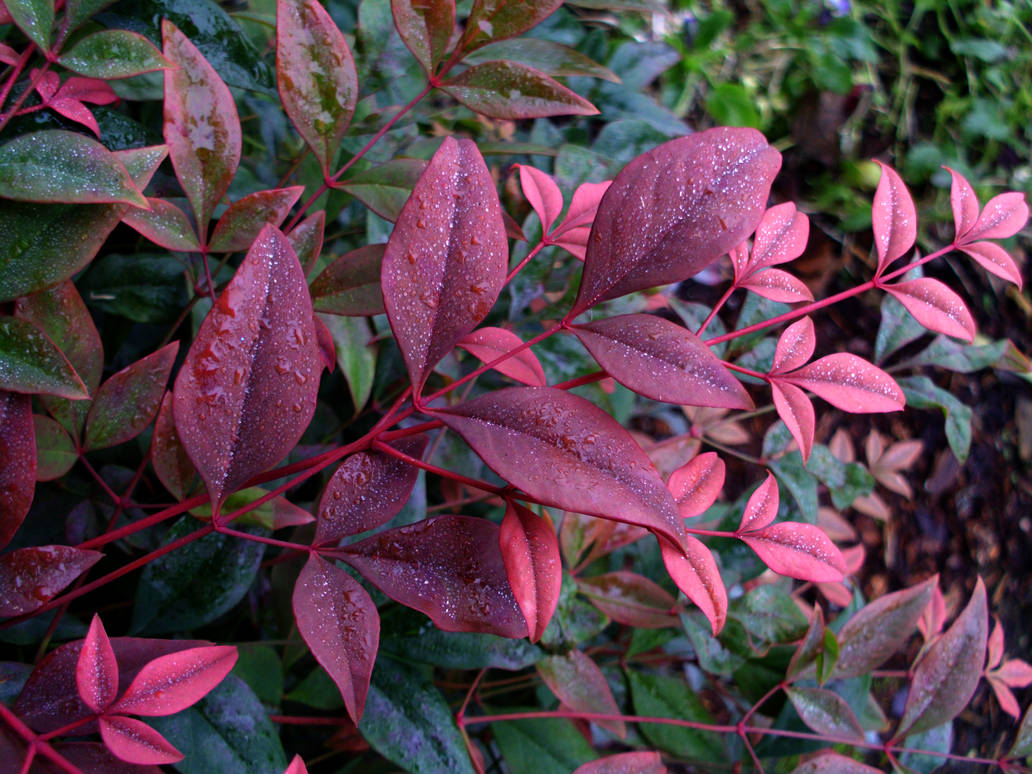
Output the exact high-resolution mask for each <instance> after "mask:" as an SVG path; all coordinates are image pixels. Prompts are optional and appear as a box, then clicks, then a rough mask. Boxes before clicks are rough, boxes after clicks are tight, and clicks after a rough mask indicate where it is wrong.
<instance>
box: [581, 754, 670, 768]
mask: <svg viewBox="0 0 1032 774" xmlns="http://www.w3.org/2000/svg"><path fill="white" fill-rule="evenodd" d="M573 774H667V767H666V766H664V765H663V759H662V758H661V757H660V755H659V753H658V752H652V751H649V752H627V753H619V754H618V755H607V756H606V757H605V758H599V759H598V760H594V761H588V762H587V763H585V764H583V765H582V766H578V767H577V769H576V770H575V771H574V772H573Z"/></svg>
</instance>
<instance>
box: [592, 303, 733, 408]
mask: <svg viewBox="0 0 1032 774" xmlns="http://www.w3.org/2000/svg"><path fill="white" fill-rule="evenodd" d="M573 333H574V334H575V335H576V336H577V338H578V339H580V341H581V343H582V344H583V345H584V347H585V348H586V349H587V350H588V351H589V352H590V353H591V356H592V357H594V358H595V360H597V361H598V364H599V365H600V366H602V368H603V369H605V371H606V373H608V374H609V375H610V376H612V377H613V378H614V379H616V380H617V381H618V382H620V383H621V384H622V385H624V386H625V387H627V388H628V389H630V390H633V391H634V392H636V393H638V394H639V395H644V396H645V397H646V398H652V399H653V400H658V401H663V402H665V403H676V404H679V405H688V406H710V407H713V408H728V409H750V408H752V406H753V402H752V399H751V398H750V397H749V393H747V392H746V391H745V388H744V387H743V386H742V384H741V382H739V381H738V380H737V379H736V378H735V377H734V376H733V375H732V374H731V372H730V371H729V370H728V369H727V368H726V367H725V366H724V364H723V363H722V362H721V360H720V358H718V357H717V356H716V355H714V354H713V352H712V351H711V350H710V348H709V347H707V346H706V345H705V344H703V343H702V341H701V340H700V339H699V338H698V337H697V336H696V335H695V334H694V333H692V332H691V331H689V330H688V329H686V328H683V327H681V326H680V325H677V324H676V323H673V322H670V321H669V320H666V319H664V318H662V317H656V316H654V315H650V314H624V315H619V316H617V317H606V318H602V319H600V320H595V321H594V322H589V323H586V324H584V325H576V326H574V328H573Z"/></svg>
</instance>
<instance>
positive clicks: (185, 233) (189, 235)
mask: <svg viewBox="0 0 1032 774" xmlns="http://www.w3.org/2000/svg"><path fill="white" fill-rule="evenodd" d="M147 204H149V205H150V209H149V210H142V209H139V208H138V207H131V208H127V209H126V211H125V213H124V214H123V215H122V222H123V223H125V224H126V225H127V226H129V227H130V228H133V229H136V231H138V232H139V233H141V234H143V236H145V237H147V239H149V240H150V241H152V242H153V243H154V244H156V245H158V246H159V247H164V248H165V249H167V250H178V251H180V252H197V251H199V250H200V249H201V248H200V243H199V242H198V241H197V235H196V234H194V231H193V226H191V225H190V221H189V220H188V219H187V217H186V213H185V212H183V211H182V210H181V209H179V207H177V206H176V205H174V204H172V202H169V201H166V200H164V199H154V198H151V197H148V198H147Z"/></svg>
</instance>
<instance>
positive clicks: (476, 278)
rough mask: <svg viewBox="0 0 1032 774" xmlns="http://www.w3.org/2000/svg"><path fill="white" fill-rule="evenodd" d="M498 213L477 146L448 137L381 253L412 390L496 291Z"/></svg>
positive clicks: (504, 257)
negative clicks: (384, 250)
mask: <svg viewBox="0 0 1032 774" xmlns="http://www.w3.org/2000/svg"><path fill="white" fill-rule="evenodd" d="M501 212H502V210H501V205H500V204H499V201H498V193H497V192H496V191H495V188H494V181H493V180H492V179H491V175H490V173H489V172H488V171H487V165H485V164H484V159H483V157H482V156H481V155H480V151H479V150H478V149H477V146H476V145H475V144H474V143H473V142H472V141H470V140H455V139H453V138H451V137H447V138H445V140H444V142H443V143H441V147H440V148H439V149H438V150H437V152H436V153H435V154H434V156H433V158H432V159H431V160H430V163H429V165H427V168H426V171H424V172H423V175H422V176H421V177H420V178H419V182H418V183H416V186H415V188H414V189H413V191H412V196H411V197H409V200H408V202H407V203H406V204H405V207H404V209H402V211H401V215H400V216H399V217H398V222H397V224H395V226H394V231H393V232H392V233H391V238H390V241H389V242H388V243H387V250H386V252H385V253H384V255H383V269H382V274H381V285H382V287H383V300H384V306H385V307H386V309H387V317H388V319H389V320H390V324H391V328H392V330H393V331H394V336H395V338H396V339H397V342H398V346H399V348H400V349H401V353H402V355H403V357H404V359H405V365H406V367H407V368H408V372H409V377H410V379H411V381H412V387H413V390H414V391H415V392H416V394H418V393H419V392H420V390H421V389H422V387H423V383H424V381H425V380H426V378H427V376H429V374H430V372H431V371H432V370H433V367H434V366H435V365H437V363H438V361H439V360H440V359H441V358H442V357H444V356H445V355H446V354H447V353H448V352H450V351H451V349H452V347H454V346H455V343H456V342H457V341H458V340H459V339H461V338H462V337H463V336H465V335H466V334H467V333H469V332H470V331H471V330H473V329H474V328H475V327H476V326H477V325H478V324H479V323H480V321H481V320H483V319H484V317H486V316H487V313H488V312H489V311H491V307H492V306H494V302H495V300H496V299H497V298H498V294H499V292H500V291H501V289H502V285H503V284H504V282H505V274H506V268H507V265H508V252H509V250H508V242H507V241H506V238H505V227H504V225H503V224H502V216H501Z"/></svg>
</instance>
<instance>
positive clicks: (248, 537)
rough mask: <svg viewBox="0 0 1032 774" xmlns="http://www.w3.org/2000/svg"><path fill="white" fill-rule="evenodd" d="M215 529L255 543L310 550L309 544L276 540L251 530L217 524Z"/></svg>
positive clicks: (292, 549) (220, 532) (295, 549)
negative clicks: (253, 533) (254, 533)
mask: <svg viewBox="0 0 1032 774" xmlns="http://www.w3.org/2000/svg"><path fill="white" fill-rule="evenodd" d="M215 531H216V532H218V533H219V534H220V535H229V536H231V537H236V538H240V539H241V540H250V541H252V542H254V543H265V545H267V546H276V547H277V548H288V549H290V550H291V551H308V546H305V545H301V544H300V543H289V542H287V541H286V540H276V539H275V538H268V537H263V536H262V535H252V534H251V533H249V532H241V531H239V530H236V529H230V528H229V527H223V526H216V527H215Z"/></svg>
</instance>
